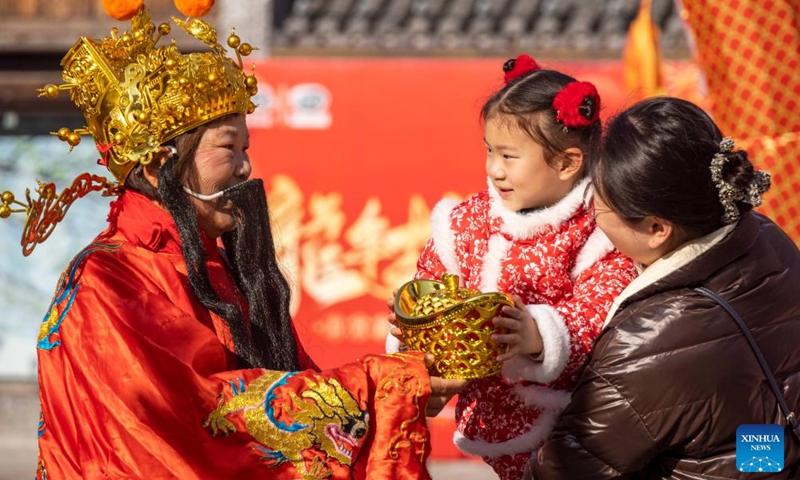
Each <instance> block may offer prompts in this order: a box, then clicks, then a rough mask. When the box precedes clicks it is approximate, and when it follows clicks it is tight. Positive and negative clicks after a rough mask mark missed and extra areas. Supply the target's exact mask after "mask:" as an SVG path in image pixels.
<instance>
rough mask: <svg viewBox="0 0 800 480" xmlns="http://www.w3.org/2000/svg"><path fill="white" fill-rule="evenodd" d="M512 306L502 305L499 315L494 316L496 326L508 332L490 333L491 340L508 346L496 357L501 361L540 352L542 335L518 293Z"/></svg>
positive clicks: (542, 346)
mask: <svg viewBox="0 0 800 480" xmlns="http://www.w3.org/2000/svg"><path fill="white" fill-rule="evenodd" d="M511 298H513V300H514V306H513V307H510V306H508V305H506V306H504V307H503V309H502V310H501V315H498V316H496V317H495V318H494V324H495V326H497V327H501V328H505V329H506V331H507V332H508V333H497V334H494V335H492V340H495V341H497V342H500V343H503V344H505V345H506V346H507V347H508V348H507V349H506V352H505V353H503V354H502V355H498V357H497V359H498V360H499V361H501V362H505V361H506V360H508V359H510V358H512V357H514V356H515V355H539V354H540V353H542V349H543V348H544V345H543V344H542V335H541V334H540V333H539V327H538V326H537V325H536V320H534V318H533V317H532V316H531V314H530V313H528V309H527V308H525V303H523V301H522V299H521V298H520V297H519V295H514V296H512V297H511Z"/></svg>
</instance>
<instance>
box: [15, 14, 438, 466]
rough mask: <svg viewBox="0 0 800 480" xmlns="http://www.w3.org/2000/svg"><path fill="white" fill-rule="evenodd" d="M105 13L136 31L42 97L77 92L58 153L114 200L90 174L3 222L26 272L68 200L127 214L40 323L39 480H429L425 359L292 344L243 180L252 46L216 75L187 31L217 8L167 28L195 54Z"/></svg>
mask: <svg viewBox="0 0 800 480" xmlns="http://www.w3.org/2000/svg"><path fill="white" fill-rule="evenodd" d="M104 3H105V4H106V10H107V11H108V12H109V13H110V14H112V15H113V16H115V18H117V19H120V20H122V19H129V18H132V21H131V31H130V32H125V33H123V34H121V35H120V34H119V32H118V31H117V30H116V29H113V30H112V32H111V36H110V37H107V38H103V39H102V40H90V39H87V38H81V39H80V40H79V41H78V42H77V43H76V44H75V46H74V47H73V48H72V49H71V50H70V51H69V52H68V53H67V54H66V56H65V57H64V59H63V61H62V66H63V69H64V71H63V78H64V82H65V83H64V85H61V86H56V85H48V86H46V87H44V88H43V89H42V90H41V93H42V95H44V96H48V97H55V96H57V95H58V94H59V92H60V91H62V90H68V91H69V94H70V95H71V99H72V101H73V102H74V103H75V104H76V105H77V106H78V107H79V108H80V109H81V110H82V112H83V114H84V116H85V118H86V121H87V126H86V127H85V128H83V129H77V130H74V131H71V130H69V129H67V128H62V129H61V130H59V131H58V132H57V136H58V137H59V138H60V139H62V140H64V141H66V142H68V143H69V144H70V146H71V147H74V146H76V145H78V144H79V143H80V140H81V135H85V134H88V135H90V136H91V137H92V140H93V141H94V142H95V143H96V145H97V148H98V150H99V152H100V154H101V159H100V161H99V163H100V164H101V165H105V166H106V167H107V168H108V170H109V171H110V172H111V173H112V174H113V176H114V177H115V179H116V182H111V181H109V180H106V179H105V178H103V177H99V176H96V175H90V174H88V173H85V174H82V175H81V176H79V177H78V178H77V179H76V180H75V181H74V182H73V184H72V186H70V187H69V188H67V189H65V190H64V191H63V192H62V193H60V194H57V193H56V190H55V186H54V185H53V184H41V183H40V184H39V187H38V189H37V190H36V192H35V193H36V194H38V195H32V194H31V193H30V192H26V195H25V198H24V199H22V198H19V197H15V196H14V195H13V194H12V193H11V192H5V193H3V194H2V205H0V217H8V216H9V215H10V214H11V213H14V212H22V213H25V214H27V216H28V219H27V222H26V224H25V229H24V232H23V239H22V245H23V252H24V253H25V254H26V255H27V254H29V253H30V252H31V251H32V249H33V248H34V246H35V245H36V244H37V243H40V242H41V241H43V240H45V239H46V238H47V236H48V235H49V234H50V233H51V232H52V229H53V227H54V226H55V224H56V223H57V222H58V221H59V220H60V219H61V218H62V217H63V215H64V214H65V213H66V211H67V209H68V208H69V206H70V205H71V204H72V202H73V201H75V200H76V199H77V198H80V197H82V196H84V195H85V194H87V193H89V192H90V191H102V192H104V193H105V194H111V195H118V196H119V198H118V199H117V200H115V201H114V202H113V203H112V204H111V209H110V213H109V226H108V228H107V229H106V230H105V231H104V232H102V233H101V234H100V235H99V236H98V237H97V238H96V239H95V240H94V241H93V242H92V243H91V245H89V246H88V247H87V248H85V249H84V250H83V251H81V252H80V253H79V254H78V255H77V256H76V257H75V259H74V260H73V261H72V262H71V263H70V264H69V265H68V266H67V268H66V269H65V270H64V273H63V275H62V277H61V279H60V281H59V284H58V286H57V289H56V292H55V295H54V297H53V300H52V303H51V305H50V307H49V308H48V310H47V313H46V314H45V316H44V319H43V321H42V324H41V329H40V333H39V338H38V361H39V382H40V390H39V395H40V401H41V418H40V423H39V465H38V469H37V478H39V479H44V478H51V479H70V480H72V479H77V478H141V479H164V478H181V479H223V478H252V479H256V478H265V479H266V478H269V479H297V478H302V479H323V478H325V479H328V478H335V479H339V478H342V479H343V478H348V479H350V478H356V479H363V478H369V479H371V480H376V479H377V480H380V479H386V480H388V479H412V478H413V479H418V478H422V479H427V478H430V476H429V474H428V472H427V470H426V468H425V461H426V458H427V456H428V454H429V450H430V443H429V433H428V430H427V428H426V425H425V409H426V405H427V403H428V399H429V397H430V393H431V387H430V380H429V376H428V373H427V370H426V368H425V366H424V363H423V361H422V360H421V354H411V353H409V354H396V355H389V356H368V357H365V358H363V359H361V360H359V361H357V362H354V363H351V364H348V365H345V366H342V367H341V368H337V369H333V370H327V371H319V370H318V369H317V368H316V367H315V365H314V364H313V362H312V361H311V360H310V359H309V357H308V355H306V354H305V352H304V351H303V349H302V346H301V345H300V344H299V342H298V341H297V336H296V335H295V332H294V329H293V327H292V323H291V319H290V318H289V313H288V312H289V308H288V305H289V289H288V287H287V283H286V280H285V279H284V278H283V276H282V275H281V273H280V271H279V269H278V266H277V264H276V261H275V252H274V246H273V243H272V236H271V232H270V229H269V228H270V227H269V220H268V210H267V205H266V198H265V194H264V189H263V184H262V183H261V182H260V181H258V180H248V177H249V174H250V165H249V160H248V159H247V155H246V150H247V146H248V142H249V140H248V135H247V127H246V125H245V122H244V118H245V115H246V114H247V113H250V112H252V111H253V109H254V108H255V106H254V105H253V103H252V102H251V100H250V97H251V96H252V95H253V94H254V93H255V92H256V81H255V77H254V76H252V75H247V74H246V73H245V72H244V71H243V69H242V56H243V55H247V54H248V53H249V52H250V51H251V49H252V47H250V46H249V45H248V44H246V43H241V41H240V39H239V38H238V37H237V36H236V35H233V34H231V36H230V37H229V38H228V42H227V43H228V46H230V47H231V48H233V49H234V50H235V51H236V56H237V58H238V61H235V60H233V59H231V58H228V57H227V56H226V55H225V53H224V49H223V47H222V46H220V45H219V44H217V40H216V32H215V31H214V29H213V28H211V26H210V25H209V24H208V23H206V22H204V21H202V20H199V19H197V18H191V17H198V16H201V15H202V14H203V13H205V11H207V9H208V8H210V5H209V4H213V2H209V1H205V2H202V1H196V2H191V1H189V2H187V1H184V2H180V1H179V2H176V3H177V4H178V8H179V9H180V10H181V11H182V12H183V13H184V14H186V15H187V16H189V17H190V18H188V19H186V20H178V19H174V18H173V21H174V23H175V24H177V25H178V26H180V27H181V28H183V29H184V30H186V31H187V32H188V33H189V34H190V35H192V36H194V37H195V38H197V39H198V40H200V41H202V42H203V43H205V44H206V45H207V46H208V47H209V51H205V52H200V53H189V54H184V53H181V52H180V51H179V50H178V48H177V46H176V45H175V43H174V42H172V43H171V44H168V45H164V46H157V43H158V41H159V39H160V38H161V37H162V36H164V35H168V34H169V33H170V29H171V27H170V24H168V23H162V24H160V25H158V26H156V25H154V24H153V23H152V22H151V20H150V16H149V13H148V11H147V10H146V9H145V8H144V6H143V5H142V3H141V1H139V2H135V1H134V2H125V1H105V2H104ZM204 7H207V8H204ZM242 8H245V7H244V4H243V6H242ZM211 159H213V161H211ZM220 179H221V180H220ZM209 185H211V186H214V185H216V186H218V187H219V188H216V190H217V191H213V189H212V190H209V189H208V187H209ZM223 187H224V188H223ZM226 222H227V223H226ZM225 225H228V227H226V226H225ZM220 243H221V244H222V245H224V249H221V248H220V246H219V244H220Z"/></svg>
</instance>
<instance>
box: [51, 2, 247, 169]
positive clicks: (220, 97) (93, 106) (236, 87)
mask: <svg viewBox="0 0 800 480" xmlns="http://www.w3.org/2000/svg"><path fill="white" fill-rule="evenodd" d="M172 20H173V22H175V23H176V24H177V25H178V26H179V27H181V28H183V29H184V30H185V31H186V32H187V33H189V34H190V35H192V36H193V37H195V38H197V39H198V40H200V41H201V42H203V43H205V44H206V45H208V46H209V47H211V51H210V52H194V53H188V54H183V53H181V52H180V51H179V50H178V47H177V46H176V45H175V41H174V40H173V41H172V43H171V44H170V45H164V46H160V47H157V46H156V44H157V43H158V41H159V40H160V39H161V37H162V36H164V35H168V34H169V33H170V30H171V27H170V25H169V24H168V23H162V24H160V25H159V26H158V28H156V26H155V25H154V24H153V23H152V22H151V21H150V14H149V12H148V10H147V9H146V8H144V7H142V8H140V9H139V11H138V12H137V13H136V14H135V15H134V17H133V19H132V20H131V32H124V33H123V34H122V35H120V34H119V33H118V30H117V29H116V28H115V29H112V30H111V36H110V37H105V38H103V39H102V40H93V39H88V38H86V37H81V39H80V40H78V42H77V43H76V44H75V45H74V46H73V47H72V48H71V49H70V50H69V52H67V54H66V55H65V56H64V59H63V60H62V61H61V66H62V67H63V69H64V73H63V78H64V81H65V82H66V83H65V84H64V85H60V86H56V85H52V84H51V85H46V86H45V87H44V88H41V89H39V93H40V96H47V97H50V98H55V97H56V96H58V93H59V90H69V91H70V94H71V98H72V101H73V102H74V103H75V104H76V105H77V106H78V108H80V109H81V111H82V112H83V115H84V117H85V118H86V122H87V124H88V126H87V127H85V128H83V129H77V130H75V131H70V130H69V129H68V128H61V129H59V131H58V132H55V133H54V134H55V135H57V136H58V138H60V139H61V140H63V141H66V142H68V143H69V144H70V146H71V147H74V146H76V145H78V144H79V143H80V135H81V134H87V133H88V134H91V135H92V137H93V138H94V141H95V142H96V144H97V149H98V150H99V151H100V153H101V155H102V156H103V157H102V158H101V160H100V162H101V164H105V165H106V167H107V168H108V169H109V171H111V173H112V174H113V175H114V177H115V178H116V179H117V181H118V182H120V183H124V181H125V178H126V177H127V175H128V173H129V172H130V171H131V169H133V167H134V166H136V164H137V163H142V164H147V163H149V162H150V160H151V159H152V154H153V153H154V152H156V151H157V150H158V148H159V147H160V146H161V145H162V144H163V143H164V142H166V141H168V140H170V139H172V138H175V137H177V136H178V135H180V134H182V133H185V132H187V131H189V130H191V129H193V128H195V127H197V126H200V125H202V124H204V123H207V122H209V121H211V120H214V119H215V118H219V117H222V116H224V115H227V114H230V113H241V114H247V113H251V112H252V111H253V110H254V109H255V105H254V104H253V102H252V101H251V100H250V97H251V96H253V95H255V94H256V92H257V89H258V87H257V81H256V78H255V77H254V76H252V75H245V74H244V72H243V69H242V55H248V54H250V52H251V51H252V49H253V48H252V47H251V46H250V45H248V44H246V43H244V44H243V43H241V41H240V39H239V38H238V37H237V36H236V35H235V34H233V33H232V34H231V36H230V37H229V38H228V45H229V46H231V47H232V48H234V49H235V50H236V55H237V57H238V60H239V63H238V64H237V63H235V62H234V61H233V60H232V59H231V58H228V57H227V56H226V55H225V51H224V48H223V47H222V46H220V45H219V44H218V43H217V33H216V31H215V30H214V28H212V27H211V25H209V24H208V23H207V22H205V21H203V20H200V19H199V18H194V19H189V20H186V21H183V20H180V19H177V18H175V17H173V18H172Z"/></svg>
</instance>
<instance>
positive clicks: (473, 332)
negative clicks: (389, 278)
mask: <svg viewBox="0 0 800 480" xmlns="http://www.w3.org/2000/svg"><path fill="white" fill-rule="evenodd" d="M503 305H509V306H513V305H514V302H513V301H512V300H511V297H509V296H508V295H506V294H504V293H481V292H479V291H477V290H471V289H459V288H458V276H456V275H450V274H445V275H444V276H443V277H442V281H441V282H438V281H435V280H413V281H411V282H408V283H406V284H404V285H403V286H402V287H400V289H399V290H398V292H397V296H396V297H395V301H394V311H395V314H396V315H397V326H398V327H399V328H400V330H401V331H402V332H403V341H404V342H405V344H406V346H408V347H409V348H410V349H411V350H418V351H422V352H425V353H430V354H431V355H433V357H434V362H433V366H432V367H431V370H432V372H433V374H435V375H439V376H441V377H444V378H459V379H465V380H472V379H476V378H483V377H487V376H489V375H494V374H497V373H499V372H500V368H501V366H502V365H501V363H500V362H499V361H497V356H498V355H499V354H500V353H501V352H502V351H503V346H502V345H501V344H500V343H498V342H497V341H495V340H492V338H491V337H492V335H493V334H495V333H498V332H500V329H498V328H497V327H495V325H494V323H493V322H492V319H493V318H494V317H495V316H497V313H498V311H499V310H500V309H501V308H502V307H503Z"/></svg>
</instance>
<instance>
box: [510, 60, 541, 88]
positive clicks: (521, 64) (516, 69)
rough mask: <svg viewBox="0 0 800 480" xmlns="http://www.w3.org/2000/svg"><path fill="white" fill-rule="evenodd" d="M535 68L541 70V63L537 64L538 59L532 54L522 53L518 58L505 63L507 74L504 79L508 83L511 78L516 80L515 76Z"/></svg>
mask: <svg viewBox="0 0 800 480" xmlns="http://www.w3.org/2000/svg"><path fill="white" fill-rule="evenodd" d="M534 70H539V64H537V63H536V60H534V59H532V58H531V57H530V55H525V54H522V55H519V56H518V57H517V58H512V59H511V60H509V61H507V62H506V63H504V64H503V71H504V72H506V74H505V75H504V76H503V80H505V82H506V83H508V82H510V81H511V80H514V79H515V78H517V77H519V76H521V75H525V74H526V73H528V72H532V71H534Z"/></svg>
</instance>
